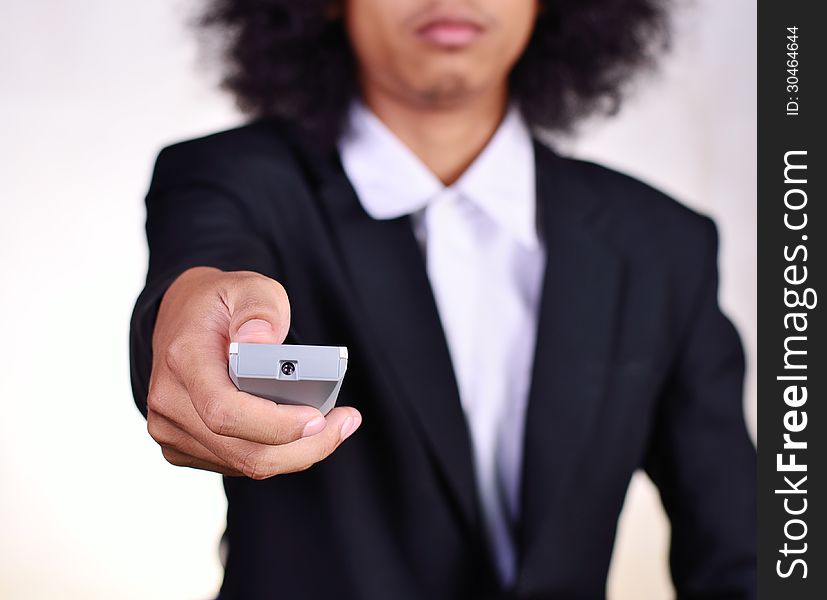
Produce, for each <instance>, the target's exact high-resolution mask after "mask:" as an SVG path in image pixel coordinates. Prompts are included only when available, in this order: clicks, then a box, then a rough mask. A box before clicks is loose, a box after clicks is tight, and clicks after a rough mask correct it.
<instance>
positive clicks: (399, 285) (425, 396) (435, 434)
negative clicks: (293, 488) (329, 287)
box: [316, 157, 478, 531]
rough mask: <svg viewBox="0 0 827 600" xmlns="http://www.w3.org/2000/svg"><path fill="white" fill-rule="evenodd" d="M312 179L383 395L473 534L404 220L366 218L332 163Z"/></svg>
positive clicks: (445, 362) (440, 338) (431, 312)
mask: <svg viewBox="0 0 827 600" xmlns="http://www.w3.org/2000/svg"><path fill="white" fill-rule="evenodd" d="M325 163H326V164H325V165H320V164H318V163H317V164H316V167H317V168H318V167H320V166H322V167H323V168H322V169H321V171H320V178H321V185H320V189H319V190H318V192H319V197H320V198H321V200H322V202H323V204H324V205H325V210H326V211H327V212H328V213H329V214H330V216H331V228H332V229H333V230H334V231H335V232H336V235H337V242H338V246H339V248H340V249H341V254H342V259H343V264H344V267H345V270H346V276H347V278H348V279H349V280H350V281H351V282H352V284H353V290H354V293H355V294H356V297H355V298H354V299H355V300H356V301H357V302H358V303H359V304H361V306H362V308H363V309H364V313H363V314H364V315H365V317H366V321H365V323H364V326H365V327H366V328H367V329H368V330H369V332H370V333H371V334H372V335H371V338H372V339H375V340H376V342H377V347H376V348H375V350H377V352H376V355H377V356H378V357H379V358H380V360H384V362H385V364H386V368H387V373H384V374H378V376H380V377H381V376H384V375H388V376H389V378H388V380H389V382H390V385H391V389H392V390H393V391H394V392H396V395H397V396H398V397H400V399H401V400H402V401H403V403H404V404H405V407H406V409H407V410H408V412H409V414H410V415H411V416H412V417H413V421H414V422H415V424H416V425H417V426H418V429H419V430H420V433H421V435H422V437H423V438H424V439H425V441H426V443H427V445H428V447H429V449H430V453H431V456H432V458H433V460H434V462H435V464H436V465H437V468H438V469H439V470H440V472H441V473H442V476H443V479H444V480H445V481H446V482H447V487H448V488H449V494H450V495H451V497H452V498H453V499H454V500H455V501H456V504H457V505H458V507H459V512H460V513H461V515H462V518H463V519H464V520H465V522H466V525H468V526H469V527H470V528H471V529H472V530H474V531H475V530H476V529H477V524H478V515H477V508H476V506H477V505H476V487H475V482H474V471H473V464H472V458H471V444H470V436H469V433H468V429H467V426H466V423H465V417H464V415H463V413H462V406H461V404H460V400H459V392H458V389H457V384H456V381H455V378H454V373H453V368H452V365H451V360H450V355H449V353H448V348H447V345H446V342H445V336H444V334H443V331H442V326H441V323H440V320H439V314H438V312H437V308H436V304H435V302H434V299H433V295H432V292H431V288H430V284H429V282H428V278H427V273H426V270H425V260H424V257H423V255H422V252H421V250H420V248H419V245H418V242H417V240H416V238H415V236H414V233H413V227H412V224H411V222H410V219H409V218H408V217H402V218H398V219H390V220H375V219H373V218H371V217H370V216H369V215H368V214H367V213H365V211H364V209H363V208H362V206H361V203H360V202H359V200H358V198H357V196H356V193H355V191H354V190H353V188H352V186H351V185H350V182H349V181H348V179H347V177H346V176H345V174H344V172H343V170H342V169H341V167H340V166H339V163H338V160H337V159H336V158H335V157H334V158H332V159H330V160H329V161H325Z"/></svg>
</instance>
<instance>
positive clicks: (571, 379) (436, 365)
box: [132, 0, 755, 600]
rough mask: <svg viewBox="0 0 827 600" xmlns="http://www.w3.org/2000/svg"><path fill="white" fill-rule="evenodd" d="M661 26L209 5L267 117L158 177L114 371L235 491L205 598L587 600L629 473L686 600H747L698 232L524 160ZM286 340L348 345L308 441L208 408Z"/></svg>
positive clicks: (543, 151)
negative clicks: (663, 537)
mask: <svg viewBox="0 0 827 600" xmlns="http://www.w3.org/2000/svg"><path fill="white" fill-rule="evenodd" d="M660 5H661V3H660V2H656V1H652V0H637V1H633V0H625V1H620V2H608V1H597V0H595V1H591V2H583V1H582V0H577V1H568V2H563V1H560V2H542V3H538V2H532V1H528V0H523V1H514V0H477V1H471V0H468V1H452V2H449V1H430V0H399V1H395V2H387V1H383V0H347V1H345V2H341V3H331V2H302V3H296V2H289V1H271V2H252V1H245V2H242V1H234V2H231V1H220V2H215V3H214V4H213V6H212V8H211V11H210V13H209V15H208V17H207V22H208V23H209V24H210V25H211V26H213V27H216V28H217V29H218V30H219V31H220V32H222V33H223V34H225V35H226V37H225V41H226V43H227V47H226V52H227V58H228V66H229V73H228V78H227V84H228V86H229V87H230V89H232V90H233V91H234V92H235V93H236V95H237V98H238V99H239V101H240V103H241V104H242V106H243V107H245V108H246V109H247V110H249V111H250V112H251V113H252V114H254V115H256V116H258V117H260V118H259V119H257V120H256V121H254V122H253V123H252V124H251V125H248V126H246V127H242V128H240V129H236V130H233V131H229V132H224V133H220V134H216V135H214V136H210V137H207V138H203V139H200V140H194V141H190V142H185V143H183V144H178V145H175V146H172V147H170V148H167V149H165V150H164V151H163V152H162V153H161V155H160V156H159V158H158V162H157V165H156V169H155V173H154V176H153V181H152V185H151V187H150V190H149V194H148V197H147V235H148V239H149V244H150V251H151V253H150V264H149V273H148V277H147V285H146V288H145V290H144V292H143V293H142V294H141V297H140V298H139V300H138V302H137V306H136V308H135V313H134V317H133V323H132V376H133V386H134V393H135V397H136V400H137V402H138V405H139V406H140V407H141V409H142V410H143V411H144V412H145V414H146V415H147V420H148V421H147V422H148V429H149V432H150V434H151V435H152V437H153V438H154V439H155V440H156V441H157V442H158V443H159V444H160V445H161V447H162V450H163V454H164V456H165V458H166V459H167V460H168V461H169V462H171V463H173V464H176V465H183V466H190V467H195V468H200V469H207V470H211V471H216V472H218V473H222V474H224V475H226V476H227V477H226V478H225V480H224V481H225V489H226V492H227V497H228V501H229V509H228V515H227V542H228V559H227V564H226V574H225V579H224V584H223V586H222V590H221V598H222V599H225V600H226V599H233V598H309V599H312V598H332V597H335V598H360V599H361V598H364V599H387V598H394V599H408V598H410V599H423V598H425V599H441V598H446V599H447V598H505V597H509V598H561V599H571V598H601V597H603V596H604V593H605V591H604V590H605V578H606V572H607V569H608V565H609V560H610V555H611V549H612V544H613V539H614V533H615V527H616V523H617V518H618V514H619V512H620V509H621V506H622V502H623V498H624V495H625V491H626V487H627V485H628V482H629V479H630V477H631V475H632V473H633V472H634V471H635V470H636V469H637V468H645V469H646V471H647V472H648V474H649V475H650V476H651V477H652V479H653V480H654V482H655V483H656V484H657V485H658V487H659V489H660V492H661V496H662V499H663V502H664V506H665V508H666V510H667V512H668V514H669V516H670V519H671V522H672V552H671V565H672V572H673V578H674V581H675V586H676V589H677V591H678V595H679V597H681V598H693V599H694V598H716V599H717V598H732V599H736V598H754V597H755V548H754V546H755V531H754V528H755V503H754V485H755V482H754V461H755V455H754V450H753V448H752V445H751V443H750V442H749V440H748V437H747V434H746V431H745V427H744V422H743V415H742V409H741V383H742V377H743V357H742V351H741V347H740V343H739V341H738V337H737V335H736V333H735V331H734V329H733V327H732V326H731V324H730V323H729V322H728V321H727V319H726V318H725V317H724V316H723V315H722V314H721V312H720V310H719V308H718V304H717V274H716V253H717V248H716V234H715V229H714V226H713V225H712V223H711V221H709V220H708V219H706V218H705V217H701V216H699V215H697V214H695V213H692V212H691V211H689V210H688V209H686V208H684V207H682V206H680V205H678V204H677V203H675V202H674V201H672V200H670V199H668V198H666V197H664V196H663V195H662V194H660V193H659V192H657V191H655V190H652V189H651V188H649V187H647V186H645V185H643V184H641V183H639V182H637V181H634V180H632V179H630V178H627V177H625V176H622V175H619V174H617V173H614V172H611V171H609V170H607V169H604V168H602V167H598V166H596V165H592V164H588V163H584V162H578V161H574V160H570V159H565V158H562V157H560V156H558V155H556V154H554V153H553V152H552V151H551V150H549V149H548V148H546V147H545V146H543V145H542V144H540V143H538V142H537V141H535V140H534V139H533V138H532V134H531V128H534V127H548V128H551V129H558V130H561V129H566V128H569V127H571V126H572V125H573V124H574V122H575V121H576V119H577V118H578V117H580V116H582V115H585V114H587V113H589V112H591V111H593V110H596V109H599V108H601V107H604V108H605V107H606V106H611V105H612V104H616V102H617V99H618V97H619V90H620V89H621V87H622V85H623V83H624V82H625V81H626V79H627V78H628V76H629V74H630V73H631V72H632V71H633V70H634V69H635V68H636V67H638V66H640V65H642V64H645V63H646V62H647V61H649V60H650V59H651V57H652V55H653V53H654V52H656V51H657V48H658V47H659V46H658V44H657V43H656V41H657V40H662V39H664V38H663V31H664V30H663V27H664V26H663V23H664V15H663V9H662V8H661V7H660ZM288 297H289V300H288ZM285 339H286V341H287V342H288V343H307V344H334V345H346V346H348V348H349V350H350V361H349V364H350V366H349V371H348V376H347V381H346V382H345V384H344V387H343V388H342V392H341V395H340V399H339V407H338V408H335V409H334V410H333V411H331V412H330V413H329V414H328V415H327V416H326V417H323V416H322V415H321V414H320V413H318V412H317V411H315V409H312V408H307V407H292V406H280V405H276V404H274V403H271V402H269V401H266V400H262V399H259V398H256V397H253V396H249V395H246V394H243V393H241V392H238V391H237V390H236V389H235V388H234V387H233V385H232V383H231V382H230V380H229V378H228V376H227V348H228V344H229V343H230V341H245V342H262V343H265V342H267V343H279V342H282V341H283V340H285ZM357 409H358V410H357ZM351 436H352V437H351ZM348 438H350V439H349V440H348V442H347V443H346V444H344V445H342V443H343V442H344V441H345V440H346V439H348ZM309 467H312V468H309Z"/></svg>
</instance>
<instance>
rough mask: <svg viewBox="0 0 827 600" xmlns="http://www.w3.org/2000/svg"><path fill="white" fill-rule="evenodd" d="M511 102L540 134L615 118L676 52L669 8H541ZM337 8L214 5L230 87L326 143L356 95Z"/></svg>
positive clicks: (555, 2) (646, 4)
mask: <svg viewBox="0 0 827 600" xmlns="http://www.w3.org/2000/svg"><path fill="white" fill-rule="evenodd" d="M540 1H541V6H540V12H539V16H538V19H537V23H536V25H535V28H534V32H533V34H532V37H531V39H530V40H529V43H528V46H527V48H526V50H525V52H524V53H523V55H522V56H521V57H520V59H519V60H518V62H517V64H516V65H515V67H514V69H513V70H512V73H511V75H510V81H509V85H510V90H509V91H510V94H511V98H512V100H514V101H516V102H517V103H518V105H519V106H520V109H521V111H522V113H523V115H524V117H525V118H526V120H527V121H528V122H529V124H531V125H532V126H534V127H538V128H543V129H547V130H551V131H558V132H569V131H571V130H572V128H573V127H574V125H575V124H576V123H577V122H578V121H580V120H581V119H582V118H583V117H586V116H589V115H592V114H595V113H601V114H611V113H613V112H615V111H616V110H617V109H618V107H619V106H620V101H621V99H622V96H623V93H624V91H625V90H626V86H627V83H628V82H629V81H630V79H631V76H632V75H633V74H635V73H636V72H637V71H639V70H640V69H641V68H643V67H649V66H652V65H653V64H654V62H655V59H656V57H657V56H658V54H659V53H661V52H662V51H664V50H665V49H666V48H667V47H668V45H669V37H670V36H669V33H670V31H669V29H670V28H669V20H668V16H667V6H666V5H667V4H668V1H669V0H540ZM334 7H335V5H334V3H333V2H332V1H331V0H300V1H297V0H208V2H207V7H206V10H205V11H204V13H203V14H202V15H201V18H200V20H199V23H200V25H201V26H203V27H204V28H205V29H206V31H207V32H209V33H211V34H217V35H218V36H219V42H220V44H221V52H222V55H223V66H224V76H223V86H224V87H225V88H226V89H228V90H229V91H230V92H232V94H233V95H234V96H235V98H236V101H237V103H238V106H239V107H240V108H241V109H242V111H244V112H245V113H246V114H248V115H250V116H252V117H255V118H261V117H277V118H280V119H284V120H288V121H291V122H293V123H294V124H296V125H298V126H299V127H300V128H301V129H303V130H305V131H306V132H308V133H311V134H314V135H315V137H317V138H318V139H319V140H320V141H327V142H332V141H333V140H335V139H336V137H337V136H338V133H339V132H340V129H341V127H342V124H343V120H344V116H345V114H346V110H347V107H348V104H349V102H350V101H351V99H352V98H353V97H354V95H355V94H356V93H357V81H356V63H355V58H354V55H353V51H352V49H351V47H350V43H349V41H348V37H347V32H346V31H345V27H344V23H343V20H342V19H341V18H340V17H338V16H337V15H336V14H335V11H332V10H331V9H332V8H334Z"/></svg>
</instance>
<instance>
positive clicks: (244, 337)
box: [234, 319, 273, 342]
mask: <svg viewBox="0 0 827 600" xmlns="http://www.w3.org/2000/svg"><path fill="white" fill-rule="evenodd" d="M272 334H273V326H272V325H270V323H268V322H267V321H265V320H264V319H251V320H249V321H247V322H245V323H244V324H243V325H242V326H241V327H239V328H238V332H236V334H235V340H234V341H236V342H246V341H251V342H255V341H257V340H259V339H261V338H262V337H267V336H271V335H272Z"/></svg>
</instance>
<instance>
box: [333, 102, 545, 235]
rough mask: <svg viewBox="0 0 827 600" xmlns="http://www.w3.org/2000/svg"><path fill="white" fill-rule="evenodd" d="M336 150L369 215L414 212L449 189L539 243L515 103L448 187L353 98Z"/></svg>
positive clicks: (529, 144)
mask: <svg viewBox="0 0 827 600" xmlns="http://www.w3.org/2000/svg"><path fill="white" fill-rule="evenodd" d="M339 153H340V156H341V160H342V165H343V167H344V169H345V173H346V174H347V176H348V178H349V179H350V181H351V183H352V184H353V187H354V188H355V190H356V193H357V195H358V197H359V201H360V202H361V204H362V207H363V208H364V209H365V212H367V213H368V214H369V215H370V216H371V217H373V218H374V219H394V218H397V217H401V216H403V215H407V214H411V213H414V212H417V211H419V210H421V209H422V208H424V207H425V206H426V205H427V204H428V202H430V201H431V200H433V199H434V198H436V197H437V196H439V195H440V194H442V193H444V192H445V191H446V190H453V191H455V192H457V193H459V194H461V195H462V196H464V197H466V198H467V199H468V200H470V201H472V202H473V203H474V204H476V205H477V206H478V207H479V208H480V209H481V210H483V211H484V212H485V213H486V214H487V215H488V216H489V218H491V219H492V220H494V221H495V222H496V223H497V224H498V225H499V226H500V227H502V228H503V229H504V230H505V231H507V232H508V233H509V234H510V235H511V236H512V237H514V238H515V239H516V240H518V241H519V242H521V243H522V244H524V245H525V246H527V247H529V248H533V247H535V246H536V245H537V244H538V243H539V242H538V237H537V229H536V189H535V173H534V169H535V163H534V145H533V141H532V138H531V133H530V132H529V130H528V127H527V126H526V124H525V121H524V120H523V118H522V116H521V115H520V112H519V110H518V109H517V108H516V107H514V106H512V107H510V108H509V110H508V112H507V113H506V115H505V117H504V118H503V120H502V122H501V123H500V126H499V127H498V128H497V130H496V132H495V133H494V135H493V136H492V138H491V140H490V141H489V142H488V144H487V145H486V147H485V148H484V149H483V150H482V152H481V153H480V155H479V156H477V158H476V159H475V160H474V162H473V163H472V164H471V165H470V166H469V167H468V168H467V169H466V170H465V172H464V173H463V174H462V176H461V177H460V178H459V180H457V181H456V182H455V183H454V184H452V185H451V186H448V187H446V186H444V185H443V184H442V182H441V181H440V180H439V178H438V177H436V176H435V175H434V174H433V173H432V172H431V171H430V170H429V169H428V167H426V166H425V164H424V163H423V162H422V161H421V160H420V159H419V157H417V156H416V155H415V154H414V153H413V152H412V151H411V150H410V149H409V148H408V147H407V146H406V145H405V144H403V143H402V142H401V141H400V140H399V138H397V137H396V136H395V135H394V134H393V132H391V131H390V129H388V128H387V127H386V126H385V124H384V123H382V121H380V120H379V118H378V117H377V116H376V115H375V114H373V112H371V111H370V110H369V109H368V108H367V107H366V106H365V105H364V104H363V103H361V102H358V101H357V102H354V104H353V105H352V106H351V109H350V112H349V115H348V122H347V126H346V129H345V133H344V135H343V136H342V137H341V139H340V141H339Z"/></svg>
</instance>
